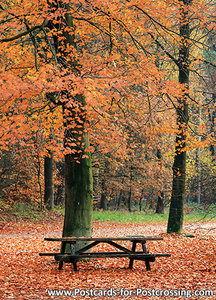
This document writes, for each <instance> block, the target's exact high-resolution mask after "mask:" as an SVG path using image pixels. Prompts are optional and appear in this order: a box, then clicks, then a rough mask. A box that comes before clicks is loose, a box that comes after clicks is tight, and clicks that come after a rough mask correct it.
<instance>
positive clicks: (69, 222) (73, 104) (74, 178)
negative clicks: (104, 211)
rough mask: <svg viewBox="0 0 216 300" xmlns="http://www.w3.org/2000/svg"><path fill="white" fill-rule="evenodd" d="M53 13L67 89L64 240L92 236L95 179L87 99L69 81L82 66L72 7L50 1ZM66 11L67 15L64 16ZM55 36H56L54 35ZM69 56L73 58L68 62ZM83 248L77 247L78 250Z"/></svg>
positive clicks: (52, 26) (64, 98) (63, 93)
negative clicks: (79, 60)
mask: <svg viewBox="0 0 216 300" xmlns="http://www.w3.org/2000/svg"><path fill="white" fill-rule="evenodd" d="M50 7H51V9H52V11H54V12H56V11H58V10H59V8H60V11H58V13H57V15H58V17H57V19H56V20H54V21H50V22H49V27H50V29H51V30H53V29H54V35H53V44H54V47H55V51H56V53H57V54H58V56H56V59H57V60H58V64H59V66H60V69H62V71H63V75H62V76H63V79H64V77H65V83H66V85H65V88H64V89H63V90H62V91H61V96H62V102H60V104H61V105H62V107H63V114H64V127H65V140H64V148H65V218H64V228H63V237H71V236H77V237H80V236H91V234H92V210H93V177H92V165H91V155H90V153H89V152H88V150H87V148H88V147H89V140H88V135H87V133H86V128H85V123H86V111H85V105H86V103H85V97H84V95H83V94H82V93H80V92H79V87H78V91H77V94H76V91H75V90H74V89H76V86H75V87H74V85H73V84H74V82H70V80H69V81H68V79H67V77H68V76H67V75H69V74H70V73H73V74H74V75H75V76H78V77H79V76H80V71H81V65H80V64H79V62H78V61H77V57H76V55H74V57H70V55H71V54H72V53H74V52H75V51H76V50H77V45H76V39H75V28H74V24H73V17H72V16H71V14H70V5H69V4H66V3H63V2H61V1H58V2H57V1H56V2H51V3H50ZM61 9H63V11H64V12H66V13H65V14H63V15H62V14H61ZM55 34H56V35H55ZM69 57H70V59H69ZM81 246H83V245H82V244H81V243H80V244H76V248H77V249H79V248H80V247H81Z"/></svg>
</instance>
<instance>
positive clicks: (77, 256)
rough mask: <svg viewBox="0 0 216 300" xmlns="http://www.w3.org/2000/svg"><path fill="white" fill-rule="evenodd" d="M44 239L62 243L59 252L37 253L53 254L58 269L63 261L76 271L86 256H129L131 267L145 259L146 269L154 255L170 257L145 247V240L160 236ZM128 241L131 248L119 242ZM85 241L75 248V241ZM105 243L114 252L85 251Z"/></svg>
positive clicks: (42, 254)
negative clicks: (71, 265)
mask: <svg viewBox="0 0 216 300" xmlns="http://www.w3.org/2000/svg"><path fill="white" fill-rule="evenodd" d="M44 240H45V241H54V242H56V241H59V242H61V243H62V245H61V251H60V253H39V255H40V256H54V257H55V260H56V261H59V270H61V269H62V266H63V262H70V263H72V264H73V268H74V271H77V262H78V261H79V260H81V259H84V258H85V259H86V258H106V257H109V258H119V257H120V258H121V257H128V258H129V268H130V269H132V268H133V262H134V260H141V261H145V265H146V269H147V271H149V270H150V262H154V261H155V258H156V257H170V256H171V254H168V253H156V254H153V253H149V252H148V251H147V248H146V242H147V241H161V240H163V238H161V237H145V236H126V237H62V238H45V239H44ZM126 241H129V242H130V243H131V244H132V245H131V249H129V248H127V247H126V246H123V245H122V244H121V242H126ZM78 242H86V243H88V244H87V245H86V246H84V247H82V248H81V249H79V250H76V247H75V245H76V243H78ZM101 243H106V244H109V245H111V246H113V247H114V248H115V250H116V251H114V252H109V251H107V252H95V251H91V252H86V251H88V250H90V249H92V248H93V247H95V246H96V245H98V244H101ZM67 244H69V246H70V249H71V251H70V252H65V250H66V245H67ZM137 244H141V245H142V251H136V246H137ZM119 250H120V251H119Z"/></svg>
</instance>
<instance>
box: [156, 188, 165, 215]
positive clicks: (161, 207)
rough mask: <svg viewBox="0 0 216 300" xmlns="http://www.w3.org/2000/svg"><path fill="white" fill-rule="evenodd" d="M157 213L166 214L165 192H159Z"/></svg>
mask: <svg viewBox="0 0 216 300" xmlns="http://www.w3.org/2000/svg"><path fill="white" fill-rule="evenodd" d="M155 213H156V214H164V192H160V191H159V192H158V201H157V207H156V211H155Z"/></svg>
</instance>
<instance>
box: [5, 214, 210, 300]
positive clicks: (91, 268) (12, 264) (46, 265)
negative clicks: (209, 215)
mask: <svg viewBox="0 0 216 300" xmlns="http://www.w3.org/2000/svg"><path fill="white" fill-rule="evenodd" d="M62 225H63V216H62V215H61V214H58V213H51V214H47V216H46V217H44V218H43V219H40V220H38V221H30V220H29V221H28V220H17V219H16V218H14V219H11V220H7V221H5V220H4V219H2V221H1V222H0V248H1V254H0V266H1V267H0V269H1V270H0V299H10V300H12V299H15V300H16V299H24V300H25V299H32V300H35V299H78V300H79V299H102V300H103V299H123V300H124V299H151V298H156V299H216V259H215V258H216V221H215V220H214V221H213V220H212V222H210V221H208V222H206V221H204V220H203V221H202V222H201V221H200V222H195V223H192V222H191V223H190V222H187V223H186V224H185V226H184V230H183V235H171V234H166V233H165V232H166V223H161V222H160V223H152V224H151V223H148V224H147V223H124V224H122V223H120V222H112V221H94V222H93V236H100V237H103V236H112V237H115V236H116V237H117V236H124V235H139V234H142V235H146V236H162V237H163V238H164V239H163V241H154V242H152V241H151V242H147V248H148V250H149V251H150V252H151V253H170V254H171V257H169V258H157V259H156V261H155V262H154V263H151V271H148V272H146V267H145V263H144V262H141V261H135V262H134V268H133V269H132V270H130V269H128V258H125V259H108V258H106V259H97V260H90V261H88V262H84V261H81V262H79V263H78V272H74V271H73V267H72V265H71V264H64V266H63V269H62V270H61V271H59V270H58V264H57V263H56V262H55V261H54V259H53V257H40V256H39V255H38V254H39V252H53V250H55V251H56V252H57V251H58V249H59V247H60V245H59V243H57V242H46V241H44V237H54V236H55V237H60V236H61V232H62ZM185 235H191V236H194V237H188V236H185ZM109 247H110V246H108V245H107V246H106V245H105V246H104V248H103V249H105V250H108V249H109ZM213 292H214V296H213V295H211V296H209V294H212V293H213ZM61 293H62V295H63V296H60V295H61ZM65 293H68V296H66V294H65ZM70 293H73V294H74V293H76V295H74V296H72V294H70ZM193 293H196V295H195V294H194V295H193ZM57 294H59V296H58V295H57ZM159 294H160V296H159V297H157V295H159ZM168 294H169V295H170V297H167V296H168ZM198 294H199V296H198ZM146 295H148V296H146ZM200 296H202V297H201V298H200Z"/></svg>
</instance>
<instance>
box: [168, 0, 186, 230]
mask: <svg viewBox="0 0 216 300" xmlns="http://www.w3.org/2000/svg"><path fill="white" fill-rule="evenodd" d="M190 2H191V0H182V1H180V4H181V11H180V13H181V20H180V38H181V41H180V49H179V61H178V66H179V82H180V83H181V84H183V85H184V87H185V92H184V95H183V96H182V97H181V98H180V99H179V101H178V107H177V109H176V112H177V126H178V131H177V135H176V144H175V145H176V146H175V157H174V163H173V185H172V196H171V204H170V211H169V220H168V225H167V232H181V230H182V225H183V211H184V195H185V179H186V150H185V146H186V130H187V124H188V104H187V97H188V88H189V40H188V39H189V37H190V29H189V19H188V8H189V7H188V6H189V4H190Z"/></svg>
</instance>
